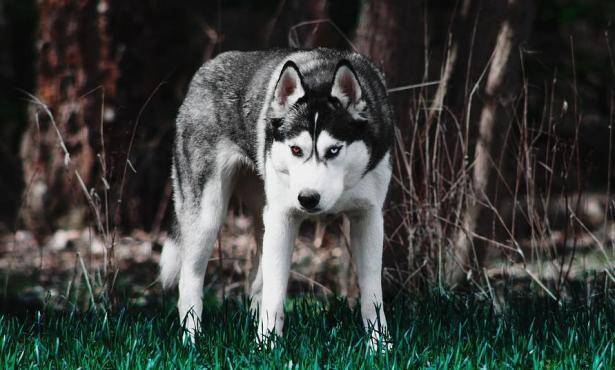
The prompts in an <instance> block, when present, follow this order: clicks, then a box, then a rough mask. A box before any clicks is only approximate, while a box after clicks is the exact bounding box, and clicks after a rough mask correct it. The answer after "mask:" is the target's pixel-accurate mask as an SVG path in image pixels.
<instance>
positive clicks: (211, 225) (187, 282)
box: [177, 150, 237, 340]
mask: <svg viewBox="0 0 615 370" xmlns="http://www.w3.org/2000/svg"><path fill="white" fill-rule="evenodd" d="M217 156H218V157H217V164H216V168H215V170H213V171H211V173H210V175H209V177H208V178H207V180H206V182H205V185H204V186H203V190H202V192H201V195H200V199H197V201H196V202H194V203H195V205H198V206H194V205H192V206H190V205H188V204H186V203H187V202H184V204H183V205H182V207H181V210H180V212H178V214H177V216H178V223H179V229H180V238H179V239H180V245H181V246H180V250H181V268H180V271H179V301H178V304H177V308H178V310H179V316H180V320H183V323H184V328H185V330H186V332H187V333H188V334H189V335H190V337H191V339H192V340H194V334H195V333H196V331H198V330H199V329H200V320H201V312H202V310H203V302H202V296H203V279H204V277H205V270H206V269H207V262H208V261H209V257H210V256H211V252H212V250H213V248H214V246H215V244H216V240H217V237H218V232H219V230H220V227H221V226H222V224H223V222H224V218H225V216H226V212H227V209H228V203H229V198H230V195H231V193H232V188H233V177H234V172H235V168H236V165H237V161H234V160H232V156H233V154H232V153H229V152H228V151H224V150H218V154H217ZM221 157H224V158H221Z"/></svg>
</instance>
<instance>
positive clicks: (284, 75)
mask: <svg viewBox="0 0 615 370" xmlns="http://www.w3.org/2000/svg"><path fill="white" fill-rule="evenodd" d="M304 95H305V90H304V89H303V82H302V81H301V73H299V68H298V67H297V65H296V64H295V63H293V62H292V61H290V60H289V61H288V62H286V64H284V67H282V72H281V73H280V78H279V79H278V83H277V84H276V86H275V91H274V92H273V99H272V100H271V109H272V111H273V115H274V116H275V117H282V116H284V115H285V114H286V112H288V109H289V108H290V107H291V106H292V105H293V104H295V103H296V102H297V100H299V99H300V98H301V97H302V96H304Z"/></svg>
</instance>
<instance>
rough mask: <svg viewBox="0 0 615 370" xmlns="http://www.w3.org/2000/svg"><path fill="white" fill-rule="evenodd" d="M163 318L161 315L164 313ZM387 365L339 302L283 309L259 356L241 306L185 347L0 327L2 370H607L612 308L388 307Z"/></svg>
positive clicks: (306, 302) (219, 311)
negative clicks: (279, 326)
mask: <svg viewBox="0 0 615 370" xmlns="http://www.w3.org/2000/svg"><path fill="white" fill-rule="evenodd" d="M167 306H168V305H167ZM387 314H388V318H389V324H390V328H391V329H392V337H393V342H394V347H393V350H392V351H391V352H389V353H385V354H378V353H373V352H370V351H369V350H368V348H367V345H366V342H367V338H366V336H365V335H364V334H363V332H362V330H361V329H360V317H359V313H358V312H357V311H356V310H350V309H349V308H348V306H347V305H346V303H345V302H344V301H341V300H335V299H333V300H330V301H329V303H325V302H323V301H320V300H316V299H313V298H303V299H296V300H293V301H291V303H290V304H289V305H288V314H287V321H286V327H285V336H284V338H283V339H281V340H280V341H279V343H278V346H277V347H275V348H273V349H269V350H259V349H258V348H257V346H256V344H255V342H254V336H255V325H254V323H253V321H252V320H251V318H250V315H249V312H248V310H247V309H246V304H245V303H242V302H234V301H230V302H225V303H224V304H209V305H208V306H207V308H206V309H205V317H207V320H205V322H204V327H203V329H204V333H203V334H202V335H200V336H199V337H198V338H197V344H196V346H195V347H192V346H190V345H185V344H182V342H181V340H180V337H179V335H178V333H179V323H178V320H176V318H175V315H176V311H175V310H174V309H172V308H163V306H162V305H161V306H160V307H154V309H150V310H149V311H143V310H133V309H130V308H129V309H126V310H123V311H122V312H120V313H117V314H112V315H108V316H107V315H105V314H103V313H100V312H99V313H97V314H95V313H89V314H78V313H72V314H71V313H66V312H56V311H51V312H39V313H32V314H22V315H19V316H13V315H2V316H0V367H1V368H3V369H10V368H54V369H59V368H60V369H64V368H77V367H82V368H95V369H98V368H108V369H137V368H202V367H206V368H209V367H214V368H246V367H250V368H253V367H257V368H281V367H285V368H340V369H346V368H373V367H376V368H415V367H421V368H425V367H426V368H464V369H465V368H468V369H471V368H485V367H486V368H605V369H608V368H614V367H615V348H614V344H613V342H614V340H615V301H614V300H613V299H607V298H603V299H601V300H596V301H594V302H592V304H591V305H589V306H588V305H585V304H584V305H579V306H575V305H573V304H569V305H566V306H564V307H559V306H557V305H554V304H553V302H549V301H545V300H541V299H537V298H535V299H525V300H521V299H518V300H515V301H514V302H513V303H512V304H511V305H510V306H509V308H508V309H507V312H506V313H505V314H503V315H500V316H498V315H495V314H494V313H493V312H492V310H491V308H490V307H489V304H488V302H478V301H475V300H474V299H472V298H469V297H461V296H443V295H432V296H429V297H426V298H421V299H400V300H398V301H396V302H391V303H390V304H389V305H388V309H387Z"/></svg>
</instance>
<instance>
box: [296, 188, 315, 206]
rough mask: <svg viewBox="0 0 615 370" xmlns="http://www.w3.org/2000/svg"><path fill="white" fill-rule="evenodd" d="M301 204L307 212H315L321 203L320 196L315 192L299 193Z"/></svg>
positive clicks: (304, 191)
mask: <svg viewBox="0 0 615 370" xmlns="http://www.w3.org/2000/svg"><path fill="white" fill-rule="evenodd" d="M298 199H299V204H301V207H303V208H305V209H307V210H314V208H316V206H317V205H318V202H319V201H320V194H318V193H317V192H315V191H313V190H303V191H302V192H301V193H299V197H298Z"/></svg>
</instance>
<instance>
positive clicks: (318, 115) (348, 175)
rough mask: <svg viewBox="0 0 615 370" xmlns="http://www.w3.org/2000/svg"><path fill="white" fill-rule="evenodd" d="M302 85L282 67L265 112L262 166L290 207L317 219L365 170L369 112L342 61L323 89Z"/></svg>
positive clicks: (294, 71) (294, 70)
mask: <svg viewBox="0 0 615 370" xmlns="http://www.w3.org/2000/svg"><path fill="white" fill-rule="evenodd" d="M308 85H309V84H306V83H305V82H304V77H303V76H302V75H301V73H300V71H299V68H298V67H297V66H296V65H295V64H294V63H293V62H290V61H289V62H287V63H286V64H285V65H284V67H283V68H282V71H281V73H280V76H279V79H278V81H277V84H276V87H275V90H274V92H273V97H272V99H271V105H270V107H269V116H268V121H267V140H268V143H267V147H268V151H269V153H268V159H267V160H269V161H271V165H272V167H273V169H274V172H275V176H276V177H277V179H279V181H281V182H282V184H283V185H284V186H286V187H287V189H288V190H289V192H290V196H291V198H292V202H293V203H294V206H295V207H296V208H298V209H301V210H303V211H305V212H308V213H320V212H327V211H328V210H329V209H331V207H333V206H334V205H335V203H336V202H337V200H338V199H339V197H340V195H341V194H342V192H343V191H344V190H345V189H348V188H351V187H353V186H355V185H356V184H357V183H358V182H359V181H360V180H361V178H362V177H363V176H364V174H365V173H366V171H367V170H368V165H369V163H370V153H371V147H370V146H371V145H372V144H371V141H370V140H369V136H370V130H369V126H368V122H369V109H368V105H367V102H366V100H365V98H364V92H363V90H362V88H361V84H360V83H359V79H358V78H357V75H356V73H355V71H354V69H353V67H352V66H351V64H350V63H349V62H348V61H345V60H342V61H341V62H340V63H339V64H338V65H337V67H336V68H335V72H334V73H333V77H332V78H331V79H330V80H329V81H327V82H326V83H324V84H319V86H317V87H314V86H311V87H310V86H308Z"/></svg>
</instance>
